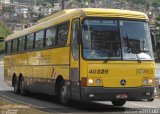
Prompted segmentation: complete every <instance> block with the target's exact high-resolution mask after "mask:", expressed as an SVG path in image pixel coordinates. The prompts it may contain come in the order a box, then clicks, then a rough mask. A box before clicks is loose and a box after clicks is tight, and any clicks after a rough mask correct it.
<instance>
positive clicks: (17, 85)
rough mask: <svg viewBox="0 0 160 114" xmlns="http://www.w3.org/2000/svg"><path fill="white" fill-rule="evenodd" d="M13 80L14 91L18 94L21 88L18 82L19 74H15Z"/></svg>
mask: <svg viewBox="0 0 160 114" xmlns="http://www.w3.org/2000/svg"><path fill="white" fill-rule="evenodd" d="M13 82H14V84H13V87H14V92H15V93H16V94H19V92H20V90H19V83H18V79H17V76H14V78H13Z"/></svg>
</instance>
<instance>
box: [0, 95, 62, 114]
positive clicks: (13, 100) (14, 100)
mask: <svg viewBox="0 0 160 114" xmlns="http://www.w3.org/2000/svg"><path fill="white" fill-rule="evenodd" d="M0 96H1V97H3V98H6V99H8V100H10V101H12V102H17V103H21V104H24V105H29V106H30V107H33V108H36V109H45V110H44V111H49V112H52V111H53V113H60V112H58V111H56V110H49V109H46V108H45V107H39V106H36V105H33V104H30V103H26V102H23V101H19V100H16V99H13V98H10V97H7V96H5V95H3V94H1V93H0ZM52 108H53V107H52Z"/></svg>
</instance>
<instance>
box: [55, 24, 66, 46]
mask: <svg viewBox="0 0 160 114" xmlns="http://www.w3.org/2000/svg"><path fill="white" fill-rule="evenodd" d="M68 31H69V22H67V23H64V24H60V25H59V26H58V46H65V45H66V43H67V38H68Z"/></svg>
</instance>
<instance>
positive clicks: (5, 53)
mask: <svg viewBox="0 0 160 114" xmlns="http://www.w3.org/2000/svg"><path fill="white" fill-rule="evenodd" d="M7 44H8V43H7V42H5V54H7V47H8V46H7Z"/></svg>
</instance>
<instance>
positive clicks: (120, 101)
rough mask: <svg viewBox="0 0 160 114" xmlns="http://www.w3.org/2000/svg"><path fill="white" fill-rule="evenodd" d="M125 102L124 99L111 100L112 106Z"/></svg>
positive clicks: (121, 104)
mask: <svg viewBox="0 0 160 114" xmlns="http://www.w3.org/2000/svg"><path fill="white" fill-rule="evenodd" d="M125 103H126V100H116V101H112V104H113V106H123V105H124V104H125Z"/></svg>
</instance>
